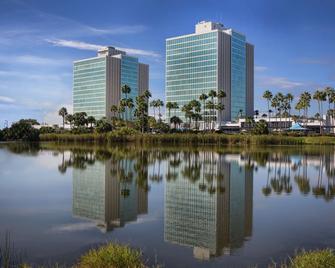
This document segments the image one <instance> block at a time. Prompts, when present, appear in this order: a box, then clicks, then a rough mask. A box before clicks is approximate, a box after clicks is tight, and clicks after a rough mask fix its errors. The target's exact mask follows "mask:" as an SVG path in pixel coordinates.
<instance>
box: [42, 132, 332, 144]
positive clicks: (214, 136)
mask: <svg viewBox="0 0 335 268" xmlns="http://www.w3.org/2000/svg"><path fill="white" fill-rule="evenodd" d="M40 140H41V141H53V142H59V143H64V142H72V143H83V142H87V143H97V144H99V143H100V144H106V143H118V142H124V143H125V142H128V143H140V144H198V145H209V144H214V145H235V144H238V145H250V144H253V145H307V144H310V145H335V137H332V136H289V135H278V134H272V135H251V134H219V133H167V134H149V133H146V134H140V133H136V132H133V133H128V132H117V131H113V132H109V133H103V134H97V133H89V134H56V133H51V134H41V135H40Z"/></svg>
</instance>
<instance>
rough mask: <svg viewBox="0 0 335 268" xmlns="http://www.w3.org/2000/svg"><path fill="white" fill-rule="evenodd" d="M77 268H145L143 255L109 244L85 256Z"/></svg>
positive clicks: (126, 247)
mask: <svg viewBox="0 0 335 268" xmlns="http://www.w3.org/2000/svg"><path fill="white" fill-rule="evenodd" d="M74 267H75V268H145V267H146V266H145V264H144V263H143V261H142V253H141V252H140V251H138V250H135V249H131V248H130V247H128V246H121V245H116V244H111V243H109V244H107V245H104V246H102V247H100V248H98V249H91V250H90V251H88V252H87V253H86V254H85V255H83V256H82V257H81V258H80V260H79V262H78V264H77V265H75V266H74Z"/></svg>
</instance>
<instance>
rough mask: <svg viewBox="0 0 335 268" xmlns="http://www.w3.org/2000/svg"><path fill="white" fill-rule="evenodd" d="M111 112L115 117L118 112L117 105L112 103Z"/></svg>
mask: <svg viewBox="0 0 335 268" xmlns="http://www.w3.org/2000/svg"><path fill="white" fill-rule="evenodd" d="M111 112H112V113H113V117H114V118H115V117H116V113H117V112H118V107H117V105H112V107H111Z"/></svg>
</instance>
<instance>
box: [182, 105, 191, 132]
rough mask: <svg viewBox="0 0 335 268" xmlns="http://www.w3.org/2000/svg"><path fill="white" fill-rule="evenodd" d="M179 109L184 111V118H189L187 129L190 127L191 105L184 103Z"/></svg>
mask: <svg viewBox="0 0 335 268" xmlns="http://www.w3.org/2000/svg"><path fill="white" fill-rule="evenodd" d="M181 111H182V112H184V113H185V118H186V119H187V118H189V120H190V121H189V129H190V128H191V120H192V107H191V106H190V104H189V103H188V104H185V105H184V106H183V107H182V108H181Z"/></svg>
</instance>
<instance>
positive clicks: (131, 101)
mask: <svg viewBox="0 0 335 268" xmlns="http://www.w3.org/2000/svg"><path fill="white" fill-rule="evenodd" d="M126 107H127V108H128V109H129V111H130V115H132V109H133V108H134V102H133V99H127V102H126Z"/></svg>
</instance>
